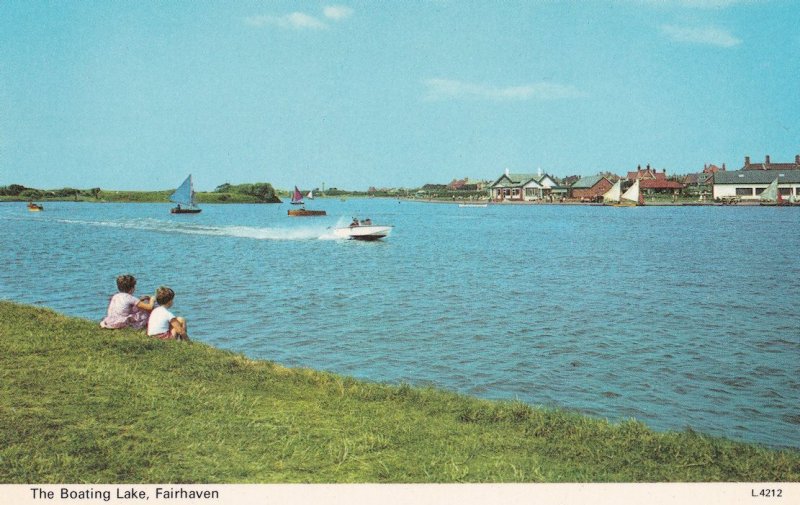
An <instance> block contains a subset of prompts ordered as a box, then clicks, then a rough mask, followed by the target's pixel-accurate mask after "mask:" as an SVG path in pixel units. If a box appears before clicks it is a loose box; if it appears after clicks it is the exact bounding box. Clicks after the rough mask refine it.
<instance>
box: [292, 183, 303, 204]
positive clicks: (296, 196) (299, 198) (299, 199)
mask: <svg viewBox="0 0 800 505" xmlns="http://www.w3.org/2000/svg"><path fill="white" fill-rule="evenodd" d="M292 205H303V194H302V193H300V190H299V189H297V186H295V187H294V193H292Z"/></svg>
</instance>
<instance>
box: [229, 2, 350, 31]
mask: <svg viewBox="0 0 800 505" xmlns="http://www.w3.org/2000/svg"><path fill="white" fill-rule="evenodd" d="M322 14H323V15H324V16H325V18H327V19H330V20H332V21H342V20H343V19H347V18H349V17H350V16H352V15H353V9H351V8H350V7H345V6H344V5H329V6H327V7H325V8H323V9H322ZM244 22H245V24H246V25H249V26H255V27H257V28H261V27H264V26H277V27H279V28H283V29H286V30H324V29H326V28H328V24H327V23H325V21H324V20H322V19H319V18H317V17H314V16H311V15H310V14H306V13H304V12H292V13H290V14H285V15H283V16H270V15H266V16H250V17H247V18H245V19H244Z"/></svg>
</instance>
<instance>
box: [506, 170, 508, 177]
mask: <svg viewBox="0 0 800 505" xmlns="http://www.w3.org/2000/svg"><path fill="white" fill-rule="evenodd" d="M506 177H508V169H506Z"/></svg>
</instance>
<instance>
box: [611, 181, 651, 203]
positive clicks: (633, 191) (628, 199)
mask: <svg viewBox="0 0 800 505" xmlns="http://www.w3.org/2000/svg"><path fill="white" fill-rule="evenodd" d="M603 204H604V205H611V206H613V207H635V206H637V205H644V197H643V196H642V192H641V191H640V190H639V180H638V179H637V180H636V181H635V182H634V183H633V186H631V187H630V188H628V190H627V191H625V193H623V192H622V181H621V180H619V181H617V182H615V183H614V185H613V186H611V189H609V190H608V191H606V192H605V193H604V194H603Z"/></svg>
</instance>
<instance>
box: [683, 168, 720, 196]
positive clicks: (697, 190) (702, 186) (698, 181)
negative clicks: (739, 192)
mask: <svg viewBox="0 0 800 505" xmlns="http://www.w3.org/2000/svg"><path fill="white" fill-rule="evenodd" d="M726 171H727V168H726V167H725V163H723V164H722V166H721V167H719V166H717V165H714V164H710V165H709V164H705V165H703V171H702V172H698V173H694V174H688V175H686V176H685V177H684V178H683V186H684V189H685V191H686V192H687V193H690V194H693V195H710V194H711V190H712V189H713V186H714V174H716V173H717V172H726Z"/></svg>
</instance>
